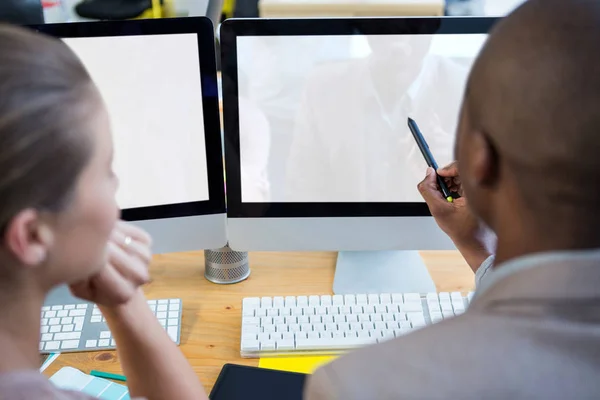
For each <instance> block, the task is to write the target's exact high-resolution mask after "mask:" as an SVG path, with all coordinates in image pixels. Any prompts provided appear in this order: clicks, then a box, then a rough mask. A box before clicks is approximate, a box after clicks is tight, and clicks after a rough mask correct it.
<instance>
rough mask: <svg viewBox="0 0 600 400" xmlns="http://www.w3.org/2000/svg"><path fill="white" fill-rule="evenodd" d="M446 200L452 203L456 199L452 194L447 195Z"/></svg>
mask: <svg viewBox="0 0 600 400" xmlns="http://www.w3.org/2000/svg"><path fill="white" fill-rule="evenodd" d="M446 200H448V203H452V202H453V201H454V199H453V198H452V196H448V197H446Z"/></svg>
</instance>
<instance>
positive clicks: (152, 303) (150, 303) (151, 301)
mask: <svg viewBox="0 0 600 400" xmlns="http://www.w3.org/2000/svg"><path fill="white" fill-rule="evenodd" d="M148 305H149V306H155V305H156V300H148Z"/></svg>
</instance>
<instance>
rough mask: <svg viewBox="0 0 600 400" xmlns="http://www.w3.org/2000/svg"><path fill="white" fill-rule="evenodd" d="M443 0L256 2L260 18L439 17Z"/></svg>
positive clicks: (301, 0)
mask: <svg viewBox="0 0 600 400" xmlns="http://www.w3.org/2000/svg"><path fill="white" fill-rule="evenodd" d="M444 7H445V2H444V0H260V1H259V3H258V10H259V14H260V16H261V17H263V18H306V17H397V16H423V15H428V16H442V15H444Z"/></svg>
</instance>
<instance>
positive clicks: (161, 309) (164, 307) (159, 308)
mask: <svg viewBox="0 0 600 400" xmlns="http://www.w3.org/2000/svg"><path fill="white" fill-rule="evenodd" d="M168 310H169V306H168V305H166V304H161V305H159V306H157V307H156V311H157V312H158V311H168Z"/></svg>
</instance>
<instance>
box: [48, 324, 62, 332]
mask: <svg viewBox="0 0 600 400" xmlns="http://www.w3.org/2000/svg"><path fill="white" fill-rule="evenodd" d="M61 328H62V327H61V326H60V325H53V326H51V327H50V333H58V332H60V330H61Z"/></svg>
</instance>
